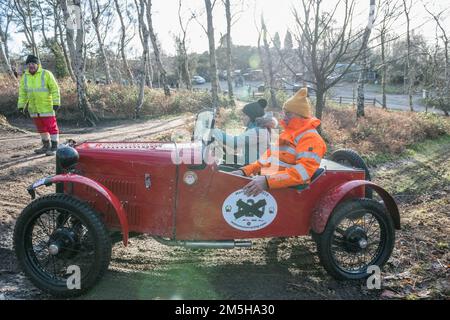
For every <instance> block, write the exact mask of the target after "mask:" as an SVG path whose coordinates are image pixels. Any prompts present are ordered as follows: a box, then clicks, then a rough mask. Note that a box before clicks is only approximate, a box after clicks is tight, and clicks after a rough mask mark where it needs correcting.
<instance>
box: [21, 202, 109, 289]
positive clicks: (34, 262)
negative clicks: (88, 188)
mask: <svg viewBox="0 0 450 320" xmlns="http://www.w3.org/2000/svg"><path fill="white" fill-rule="evenodd" d="M14 247H15V252H16V255H17V259H18V261H19V264H20V265H21V267H22V269H23V271H24V273H25V274H26V275H27V276H28V277H29V279H30V280H31V281H32V282H33V283H34V284H35V285H36V287H38V288H39V289H41V290H43V291H45V292H48V293H50V294H52V295H55V296H58V297H74V296H78V295H81V294H83V293H85V292H86V291H87V290H89V289H90V288H92V286H94V285H95V283H96V282H97V281H98V280H99V279H100V278H101V277H102V276H103V274H104V273H105V271H106V270H107V269H108V265H109V262H110V259H111V242H110V239H109V234H108V232H107V230H106V227H105V225H104V224H103V222H102V220H101V219H100V217H99V216H98V214H97V213H96V212H95V211H94V210H93V209H92V208H91V207H90V206H88V205H87V204H86V203H84V202H82V201H80V200H78V199H76V198H74V197H72V196H69V195H66V194H52V195H47V196H44V197H42V198H39V199H36V200H34V201H33V202H32V203H30V204H29V205H28V206H27V207H26V208H25V209H24V210H23V211H22V214H21V215H20V216H19V218H18V219H17V223H16V227H15V230H14ZM78 287H79V288H78Z"/></svg>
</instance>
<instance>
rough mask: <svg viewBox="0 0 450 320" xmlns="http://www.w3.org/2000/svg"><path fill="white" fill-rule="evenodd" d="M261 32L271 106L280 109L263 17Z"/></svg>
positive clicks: (262, 18)
mask: <svg viewBox="0 0 450 320" xmlns="http://www.w3.org/2000/svg"><path fill="white" fill-rule="evenodd" d="M261 32H262V40H263V44H264V54H265V56H264V60H265V65H266V67H267V75H268V80H269V92H270V104H271V106H272V108H278V107H279V106H278V102H277V96H276V91H275V72H274V69H273V61H272V53H271V52H270V46H269V42H268V40H267V36H268V32H267V26H266V23H265V22H264V17H263V16H261Z"/></svg>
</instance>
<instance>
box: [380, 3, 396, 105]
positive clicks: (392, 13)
mask: <svg viewBox="0 0 450 320" xmlns="http://www.w3.org/2000/svg"><path fill="white" fill-rule="evenodd" d="M380 12H381V14H380V15H379V16H380V24H379V27H378V33H379V36H380V47H381V70H382V73H381V94H382V105H383V109H387V99H386V82H387V71H388V63H387V61H386V45H387V36H388V33H389V32H390V31H391V30H392V25H393V23H394V22H395V20H396V19H397V18H398V16H399V3H398V1H395V2H390V1H386V2H383V5H382V6H381V8H380Z"/></svg>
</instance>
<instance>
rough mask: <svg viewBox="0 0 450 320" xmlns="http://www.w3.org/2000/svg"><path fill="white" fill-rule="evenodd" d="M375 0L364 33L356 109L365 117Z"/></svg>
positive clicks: (371, 5) (357, 112)
mask: <svg viewBox="0 0 450 320" xmlns="http://www.w3.org/2000/svg"><path fill="white" fill-rule="evenodd" d="M375 9H376V6H375V0H370V5H369V22H368V23H367V26H366V29H365V31H364V36H363V41H362V42H363V43H362V59H361V61H362V65H363V67H362V70H361V72H360V73H359V78H358V98H357V107H356V116H357V117H364V84H365V82H366V77H367V72H368V70H369V67H368V64H369V61H368V59H367V44H368V43H369V38H370V34H371V32H372V28H373V24H374V22H375Z"/></svg>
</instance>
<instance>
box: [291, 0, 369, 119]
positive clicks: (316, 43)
mask: <svg viewBox="0 0 450 320" xmlns="http://www.w3.org/2000/svg"><path fill="white" fill-rule="evenodd" d="M301 3H302V7H301V13H300V12H299V11H298V10H297V9H295V8H294V9H293V13H294V17H295V20H296V28H297V32H296V34H294V36H295V39H296V41H297V42H298V44H299V46H300V47H301V46H303V49H302V50H303V51H302V52H303V54H302V55H301V56H300V57H299V58H300V59H301V61H302V64H303V65H304V66H305V68H306V69H307V71H308V73H309V74H311V76H312V77H313V79H311V82H312V83H313V84H314V85H315V87H316V116H317V117H318V118H319V119H320V118H321V117H322V113H323V109H324V106H325V94H326V92H327V91H328V90H329V89H330V88H332V87H333V86H335V85H336V84H337V83H338V82H339V81H341V79H342V78H343V77H344V76H345V75H346V74H347V73H348V72H349V70H350V68H351V67H352V66H353V65H354V63H355V61H357V59H358V58H359V57H360V54H361V52H362V50H363V48H364V46H363V44H364V41H362V43H361V45H360V46H359V48H358V47H356V48H355V46H356V43H357V42H358V41H360V40H361V39H362V37H363V35H364V31H362V32H358V33H356V34H354V33H353V30H352V16H353V11H354V5H355V2H354V0H342V1H339V3H338V5H336V6H335V8H334V9H333V10H332V11H331V12H323V10H322V8H321V4H322V0H301ZM342 4H343V6H344V7H343V14H344V16H343V17H342V18H341V19H339V21H340V22H341V23H340V26H337V22H336V21H335V14H336V11H337V9H338V8H340V7H341V5H342ZM344 61H345V62H346V66H345V67H344V68H343V69H342V71H340V72H339V74H337V75H336V74H335V73H336V72H335V70H336V65H337V64H338V63H340V62H344ZM332 75H335V76H334V77H331V76H332Z"/></svg>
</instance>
